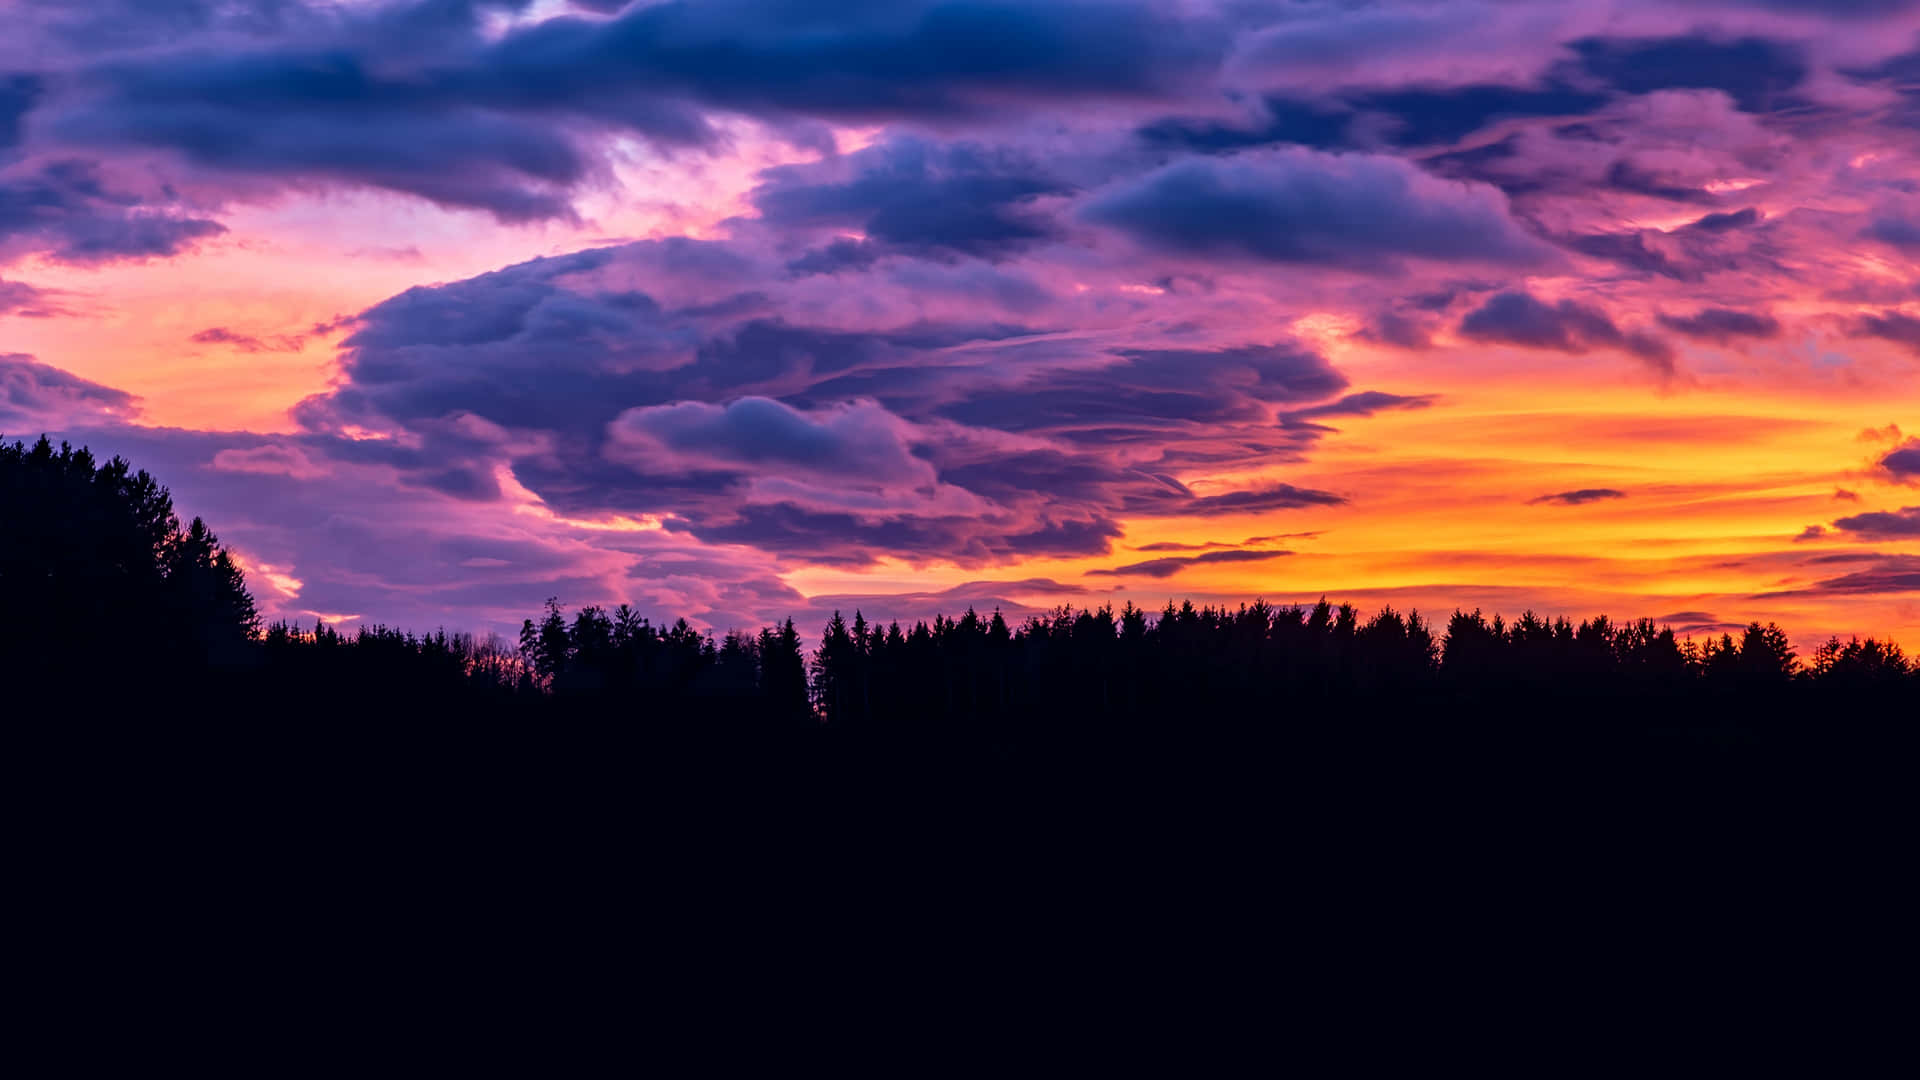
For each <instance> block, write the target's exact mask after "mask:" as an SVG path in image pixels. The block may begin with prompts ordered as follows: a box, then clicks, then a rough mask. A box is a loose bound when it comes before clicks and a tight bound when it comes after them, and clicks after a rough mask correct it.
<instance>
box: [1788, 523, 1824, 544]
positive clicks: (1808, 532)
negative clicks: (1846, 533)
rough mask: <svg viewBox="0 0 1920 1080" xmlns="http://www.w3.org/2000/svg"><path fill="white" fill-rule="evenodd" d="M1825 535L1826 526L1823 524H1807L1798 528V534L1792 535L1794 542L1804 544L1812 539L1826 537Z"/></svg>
mask: <svg viewBox="0 0 1920 1080" xmlns="http://www.w3.org/2000/svg"><path fill="white" fill-rule="evenodd" d="M1826 535H1827V527H1826V526H1825V525H1809V526H1807V527H1806V528H1804V529H1801V530H1800V535H1798V536H1796V537H1794V538H1793V542H1794V543H1796V544H1804V543H1808V542H1810V541H1813V540H1823V539H1825V538H1826Z"/></svg>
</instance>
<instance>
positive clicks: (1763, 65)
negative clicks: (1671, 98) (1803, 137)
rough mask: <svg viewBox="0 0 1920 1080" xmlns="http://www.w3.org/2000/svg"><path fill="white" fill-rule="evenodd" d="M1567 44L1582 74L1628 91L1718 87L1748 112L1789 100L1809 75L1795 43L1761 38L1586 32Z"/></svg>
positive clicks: (1779, 105) (1770, 108) (1760, 110)
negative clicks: (1591, 34) (1627, 35)
mask: <svg viewBox="0 0 1920 1080" xmlns="http://www.w3.org/2000/svg"><path fill="white" fill-rule="evenodd" d="M1570 48H1571V49H1572V50H1573V52H1574V54H1575V56H1576V57H1577V58H1578V59H1577V61H1576V62H1577V64H1578V67H1579V70H1580V72H1581V73H1582V74H1585V75H1588V76H1591V77H1594V78H1597V79H1600V80H1602V81H1603V82H1605V83H1606V84H1608V85H1610V86H1613V87H1615V88H1617V89H1619V90H1623V91H1625V92H1627V93H1631V94H1645V93H1650V92H1652V91H1655V90H1719V91H1722V92H1724V93H1726V95H1727V96H1728V97H1730V98H1732V99H1733V102H1734V104H1735V105H1736V106H1738V107H1739V108H1740V109H1743V110H1745V111H1747V112H1768V111H1770V110H1773V109H1776V108H1780V107H1782V106H1783V105H1786V104H1788V103H1789V101H1790V98H1789V95H1790V94H1791V93H1792V92H1793V91H1794V90H1797V89H1798V88H1799V87H1800V85H1801V84H1802V83H1804V82H1805V81H1806V79H1807V74H1808V66H1807V61H1806V59H1805V57H1804V56H1803V55H1802V51H1801V49H1800V48H1799V47H1798V46H1797V45H1794V44H1791V43H1788V42H1784V41H1775V40H1773V39H1770V38H1763V37H1740V38H1730V39H1727V38H1717V37H1713V36H1709V35H1706V34H1686V35H1679V36H1675V37H1662V38H1617V37H1614V38H1608V37H1590V38H1582V39H1580V40H1578V41H1575V42H1573V43H1572V44H1571V46H1570Z"/></svg>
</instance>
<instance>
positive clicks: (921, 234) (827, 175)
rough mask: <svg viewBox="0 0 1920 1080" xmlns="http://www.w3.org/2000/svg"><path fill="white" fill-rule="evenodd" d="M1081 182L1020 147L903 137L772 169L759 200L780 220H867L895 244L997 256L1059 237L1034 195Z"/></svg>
mask: <svg viewBox="0 0 1920 1080" xmlns="http://www.w3.org/2000/svg"><path fill="white" fill-rule="evenodd" d="M1071 190H1072V188H1071V186H1070V185H1068V184H1066V183H1064V182H1062V181H1060V180H1058V179H1054V178H1052V177H1049V176H1048V175H1046V173H1045V172H1044V170H1042V169H1041V168H1040V167H1039V166H1038V165H1036V164H1035V163H1034V162H1032V161H1030V160H1027V159H1026V158H1025V157H1024V156H1022V155H1019V154H1015V153H1013V152H1011V151H1007V150H1001V149H992V148H988V147H984V146H980V145H978V144H973V143H949V144H944V145H942V144H937V143H933V142H929V141H927V140H925V139H918V138H897V139H892V140H889V141H887V142H884V143H881V144H878V145H876V146H871V147H868V148H866V149H864V150H861V151H859V152H858V153H855V154H850V155H848V156H846V157H844V158H835V159H829V160H827V161H825V162H821V163H819V164H813V165H786V166H781V167H778V168H774V169H769V170H767V171H766V172H764V173H762V174H761V183H760V186H758V187H757V188H755V189H754V191H753V196H752V198H753V202H754V205H755V206H756V207H758V208H759V210H760V216H761V219H762V220H763V221H765V222H767V223H768V224H770V225H774V226H779V227H784V228H819V227H834V226H843V227H849V228H858V229H860V230H861V231H863V232H864V233H865V234H866V236H867V237H868V239H869V240H871V241H874V242H877V243H878V244H881V245H884V246H885V247H887V248H890V249H893V250H898V251H906V252H915V253H927V254H958V255H976V256H982V257H987V258H993V257H998V256H1002V255H1006V254H1009V253H1012V252H1015V251H1018V250H1020V249H1022V248H1025V247H1029V246H1031V245H1032V244H1034V243H1036V242H1039V241H1041V240H1045V239H1048V238H1050V237H1052V236H1053V235H1054V234H1055V228H1054V226H1053V224H1052V223H1051V222H1050V221H1049V220H1047V219H1046V218H1045V217H1042V216H1040V215H1039V214H1037V213H1035V212H1034V210H1033V209H1032V207H1031V203H1032V201H1033V200H1034V199H1036V198H1038V197H1040V196H1043V195H1062V194H1066V193H1067V192H1069V191H1071ZM829 250H832V249H829ZM856 250H857V249H856ZM840 254H841V256H843V257H844V256H847V255H852V254H855V252H854V251H848V250H847V249H845V248H842V249H840Z"/></svg>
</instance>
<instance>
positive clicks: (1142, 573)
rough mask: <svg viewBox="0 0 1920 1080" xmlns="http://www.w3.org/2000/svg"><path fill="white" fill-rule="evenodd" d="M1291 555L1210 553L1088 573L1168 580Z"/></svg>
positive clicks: (1272, 552)
mask: <svg viewBox="0 0 1920 1080" xmlns="http://www.w3.org/2000/svg"><path fill="white" fill-rule="evenodd" d="M1143 550H1144V549H1143ZM1291 554H1293V552H1291V551H1209V552H1207V553H1206V554H1204V555H1191V556H1184V557H1174V558H1166V559H1148V560H1146V561H1145V562H1137V563H1128V564H1126V565H1125V566H1115V567H1113V568H1111V569H1106V570H1089V571H1087V573H1088V574H1089V575H1097V576H1101V577H1151V578H1168V577H1172V576H1173V575H1175V574H1177V573H1179V572H1180V571H1182V570H1185V569H1187V568H1188V567H1191V566H1204V565H1208V564H1212V563H1245V562H1266V561H1268V560H1270V559H1278V558H1282V557H1284V556H1287V555H1291Z"/></svg>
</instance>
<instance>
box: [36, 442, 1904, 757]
mask: <svg viewBox="0 0 1920 1080" xmlns="http://www.w3.org/2000/svg"><path fill="white" fill-rule="evenodd" d="M0 501H3V505H4V508H5V511H6V513H5V520H6V522H7V525H6V527H5V529H4V530H0V612H4V616H5V617H4V618H0V635H4V637H3V638H0V650H4V651H3V652H0V655H4V656H5V657H6V658H7V659H8V661H9V662H10V663H12V664H16V665H19V667H20V670H21V671H23V672H33V673H36V674H37V676H38V677H40V678H42V679H46V680H59V679H65V680H68V681H69V683H72V684H75V685H79V684H80V682H79V681H80V680H85V679H86V678H88V677H89V676H90V675H92V674H95V673H104V672H114V673H117V675H116V677H122V678H136V679H137V678H138V677H140V676H141V675H142V674H144V675H146V676H148V677H151V678H156V679H165V678H176V679H177V678H181V677H186V676H190V675H195V674H203V675H206V676H208V677H219V678H226V679H230V680H238V681H242V682H245V683H247V684H248V685H249V686H253V687H265V688H267V692H268V693H270V694H273V695H284V696H288V697H297V699H298V700H303V701H314V700H320V699H328V700H356V701H375V702H386V703H411V704H419V705H434V704H448V703H463V704H466V705H470V706H484V707H488V708H497V709H505V710H528V709H555V708H563V707H565V706H567V705H569V704H588V703H606V702H615V701H618V702H630V703H634V704H635V706H636V708H639V709H641V710H643V711H651V712H652V713H654V714H657V715H659V716H661V717H670V718H673V719H674V720H676V721H679V720H685V719H687V718H693V717H697V718H704V719H707V720H711V721H712V722H715V723H732V724H735V725H736V726H739V725H747V726H753V725H759V726H763V727H774V728H784V729H789V730H803V729H809V728H827V729H831V730H835V731H840V732H847V733H861V734H867V735H872V736H874V737H886V736H887V735H889V734H894V733H898V732H900V731H903V730H907V729H911V730H913V731H915V732H917V733H921V734H928V735H932V736H936V737H937V736H941V735H943V734H958V733H963V732H973V733H988V734H992V735H996V736H1004V737H1010V738H1011V737H1018V735H1019V733H1020V732H1022V731H1026V730H1038V729H1041V728H1046V729H1051V730H1066V729H1078V728H1089V727H1091V728H1105V729H1109V730H1116V731H1117V730H1125V729H1143V728H1151V727H1154V726H1156V725H1159V726H1164V725H1167V724H1172V723H1189V724H1217V723H1225V722H1238V721H1242V720H1245V721H1252V720H1254V719H1256V718H1257V719H1258V720H1259V721H1260V722H1265V721H1269V720H1272V719H1274V718H1276V717H1282V716H1293V717H1298V718H1308V719H1318V718H1323V717H1324V716H1326V715H1327V714H1328V713H1329V712H1330V711H1338V710H1342V709H1359V708H1364V709H1368V710H1371V711H1373V712H1374V713H1376V714H1382V713H1387V712H1391V711H1393V710H1406V711H1408V712H1409V714H1411V713H1413V712H1418V711H1420V710H1426V711H1428V712H1432V711H1435V710H1444V709H1445V708H1448V707H1451V706H1453V705H1458V704H1459V703H1461V702H1464V701H1469V700H1473V701H1479V700H1483V699H1492V698H1505V699H1508V700H1511V701H1514V702H1527V701H1535V702H1537V701H1543V700H1549V699H1552V700H1557V701H1560V702H1562V703H1580V704H1582V705H1584V706H1594V705H1596V704H1599V703H1608V702H1615V701H1621V700H1627V699H1632V700H1638V701H1642V702H1646V701H1660V700H1666V701H1669V702H1674V701H1680V700H1682V699H1687V700H1692V699H1693V698H1696V697H1698V696H1699V695H1702V694H1705V695H1709V696H1713V695H1717V696H1718V697H1719V698H1721V699H1725V698H1726V697H1727V696H1728V695H1744V696H1745V697H1747V698H1750V699H1754V700H1762V699H1771V700H1774V701H1782V700H1786V697H1783V695H1786V696H1787V697H1794V698H1795V700H1799V698H1800V697H1804V695H1806V694H1809V693H1812V694H1816V695H1826V696H1827V697H1830V698H1837V697H1838V696H1840V695H1845V696H1847V697H1848V698H1849V699H1858V698H1860V697H1862V696H1863V695H1865V696H1868V697H1873V698H1876V699H1880V698H1884V699H1885V700H1887V701H1890V702H1899V703H1902V704H1905V703H1908V702H1911V701H1912V700H1914V699H1915V698H1916V697H1920V666H1916V665H1915V664H1914V663H1913V662H1912V661H1911V660H1910V659H1909V658H1908V657H1907V656H1906V655H1905V654H1904V653H1903V652H1902V650H1901V649H1900V647H1899V646H1898V645H1896V644H1894V643H1892V642H1887V641H1880V640H1876V639H1873V638H1866V639H1864V640H1863V639H1850V640H1847V641H1841V640H1839V639H1838V638H1835V639H1831V640H1829V641H1828V642H1826V643H1825V644H1823V645H1822V646H1820V647H1819V648H1818V649H1816V650H1815V651H1814V652H1813V653H1812V655H1810V656H1808V657H1805V658H1802V657H1800V656H1799V655H1797V654H1796V652H1795V650H1794V649H1793V647H1792V646H1791V644H1790V643H1789V640H1788V637H1787V635H1786V634H1785V633H1784V632H1783V631H1782V630H1781V629H1780V628H1779V627H1778V626H1775V625H1773V624H1765V625H1762V624H1760V623H1754V624H1752V625H1749V626H1748V627H1746V628H1745V630H1744V631H1742V632H1741V633H1740V634H1738V635H1735V634H1731V633H1723V634H1720V635H1717V636H1708V637H1704V638H1702V639H1700V640H1694V639H1692V638H1682V637H1680V636H1678V635H1676V634H1675V633H1674V631H1673V630H1672V629H1671V628H1669V627H1662V626H1657V625H1656V624H1655V623H1653V622H1652V621H1650V620H1645V619H1642V620H1638V621H1634V622H1629V623H1619V624H1616V623H1614V622H1612V621H1610V620H1609V619H1607V618H1606V617H1604V616H1600V617H1595V618H1591V619H1587V620H1584V621H1582V622H1579V623H1577V624H1576V623H1573V622H1571V621H1569V620H1567V619H1565V618H1556V619H1551V620H1548V619H1543V618H1540V617H1538V616H1536V615H1535V614H1534V613H1532V612H1526V613H1523V614H1522V615H1521V616H1520V617H1519V618H1517V619H1515V620H1513V621H1511V622H1508V621H1506V620H1505V619H1504V618H1503V617H1501V616H1500V615H1495V616H1493V617H1492V618H1487V617H1485V616H1484V615H1483V614H1482V613H1481V612H1479V611H1473V612H1463V611H1456V612H1454V613H1452V615H1451V616H1450V617H1449V618H1448V619H1447V620H1446V624H1445V626H1444V627H1438V626H1436V625H1434V624H1433V623H1431V622H1429V621H1428V620H1427V619H1425V618H1423V617H1422V616H1421V615H1420V614H1419V613H1418V612H1407V613H1404V614H1403V613H1401V612H1398V611H1396V610H1394V609H1393V608H1391V607H1387V608H1383V609H1381V610H1380V611H1378V612H1377V613H1375V614H1373V615H1372V616H1370V617H1363V616H1362V614H1361V613H1360V612H1359V611H1358V610H1357V609H1355V608H1354V607H1353V606H1352V605H1349V604H1340V605H1337V606H1336V605H1333V604H1330V603H1329V602H1327V601H1326V600H1324V599H1323V600H1321V601H1320V602H1319V603H1317V604H1314V605H1311V606H1300V605H1287V606H1277V605H1272V604H1268V603H1266V602H1264V601H1256V602H1254V603H1251V604H1242V605H1239V606H1237V607H1214V606H1200V607H1196V606H1195V605H1193V604H1192V603H1191V602H1188V603H1182V604H1179V605H1175V604H1174V603H1172V602H1171V601H1170V602H1169V603H1168V604H1167V606H1166V607H1165V608H1164V609H1163V610H1161V611H1159V612H1157V613H1153V614H1149V613H1148V612H1146V611H1143V610H1142V609H1140V608H1138V607H1135V606H1133V605H1132V604H1127V605H1125V606H1123V607H1122V608H1120V609H1119V610H1117V611H1116V610H1115V609H1113V608H1112V607H1110V606H1108V607H1099V608H1081V609H1074V608H1071V607H1061V608H1058V609H1055V610H1052V611H1048V612H1045V613H1042V614H1034V615H1029V616H1027V617H1025V618H1024V619H1021V620H1019V621H1018V622H1017V623H1015V622H1009V621H1008V620H1007V619H1006V618H1005V617H1004V615H1003V614H1002V613H1001V612H999V611H997V610H996V611H993V612H991V613H989V614H985V615H982V614H981V613H979V612H977V611H974V610H972V609H969V610H967V611H966V612H964V613H963V614H961V615H960V616H958V617H957V618H954V617H948V616H945V615H940V616H936V617H935V618H934V619H933V620H932V621H931V622H926V621H919V622H914V623H913V624H911V625H910V626H903V625H902V624H900V623H898V622H891V623H889V624H887V625H886V626H884V627H882V626H880V625H878V624H876V623H872V622H869V621H868V620H867V619H866V617H865V615H864V613H863V612H860V611H855V612H854V613H853V616H852V618H851V619H847V618H844V617H843V616H842V614H841V613H839V612H835V613H834V614H833V615H832V617H831V618H829V619H828V620H827V621H826V623H825V625H824V626H823V627H822V628H821V631H820V634H819V637H818V638H817V639H815V641H814V642H813V646H812V647H811V648H808V647H807V643H806V642H804V641H803V639H802V634H801V631H800V629H799V628H798V627H796V625H795V623H794V621H793V620H792V619H791V618H789V619H786V620H785V621H783V622H782V623H781V624H779V625H777V626H770V627H764V628H761V629H759V630H757V631H755V632H741V631H732V630H730V631H728V632H726V633H725V634H723V635H720V636H719V637H718V638H717V639H716V637H715V635H713V634H712V633H710V632H702V631H700V630H697V629H695V628H694V627H693V626H692V625H691V624H689V623H688V622H687V620H685V619H684V618H683V619H678V620H675V621H673V622H671V623H666V624H658V625H656V624H655V623H653V622H652V621H651V620H650V619H648V618H646V617H643V616H642V615H640V614H639V613H638V612H636V611H635V610H634V609H633V608H632V607H630V606H628V605H625V604H622V605H620V606H618V607H616V608H612V609H610V610H609V609H606V608H602V607H599V606H587V607H583V608H580V609H578V610H577V611H574V612H572V613H571V614H569V613H568V612H567V611H566V610H565V609H563V608H562V607H561V606H560V604H559V603H558V601H557V600H550V601H548V603H547V605H546V607H545V609H544V611H542V612H541V613H539V615H538V616H537V617H533V618H528V619H527V620H525V622H524V623H523V624H522V626H521V629H520V633H519V635H518V639H517V640H514V641H508V640H504V639H502V638H500V637H499V636H497V635H486V636H483V637H478V638H476V637H475V636H473V635H468V634H458V633H455V634H449V633H447V632H446V631H445V630H437V631H435V632H433V633H429V634H414V633H410V632H406V631H402V630H397V629H393V628H389V627H385V626H380V625H366V626H361V627H359V628H357V629H356V630H354V631H353V632H352V633H342V632H341V631H339V630H338V629H336V628H333V627H328V626H324V625H319V624H316V625H314V626H313V627H311V628H305V629H303V628H301V627H300V626H298V625H297V624H290V623H285V622H276V623H273V624H271V625H266V626H263V625H262V622H261V619H260V617H259V616H258V614H257V613H256V610H255V607H254V602H253V600H252V598H251V597H250V596H249V595H248V593H247V590H246V587H245V575H244V574H243V572H242V571H241V569H240V567H239V566H238V565H237V563H236V561H235V560H234V558H233V557H232V555H231V554H230V553H229V552H228V551H226V550H225V548H223V547H222V546H221V545H220V543H219V540H218V538H217V537H216V536H215V535H214V534H213V532H212V531H211V530H210V529H208V528H207V526H206V525H205V524H204V523H203V522H201V521H200V520H198V519H195V520H193V521H192V522H191V523H189V524H186V525H182V524H181V523H180V521H179V519H178V518H177V516H176V515H175V514H174V511H173V507H172V501H171V498H170V496H169V494H168V492H167V490H166V488H165V487H163V486H161V485H160V484H159V483H158V482H157V481H155V480H154V479H153V478H152V477H151V476H149V475H148V474H147V473H146V472H144V471H135V470H133V469H132V468H131V467H130V466H129V465H128V464H127V463H126V462H124V461H122V460H120V459H118V458H115V459H113V460H111V461H107V462H104V463H101V462H98V461H96V460H95V459H94V458H93V457H92V456H91V454H89V453H88V451H87V450H85V449H74V448H72V447H70V446H68V445H66V444H62V445H60V446H59V447H57V448H56V447H54V446H53V445H52V444H51V443H50V442H49V441H48V440H47V439H45V438H42V439H41V440H39V441H38V442H36V443H35V444H33V445H32V446H27V445H25V444H24V443H20V442H15V443H12V444H10V445H7V444H0ZM1796 695H1798V696H1797V697H1796Z"/></svg>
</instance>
